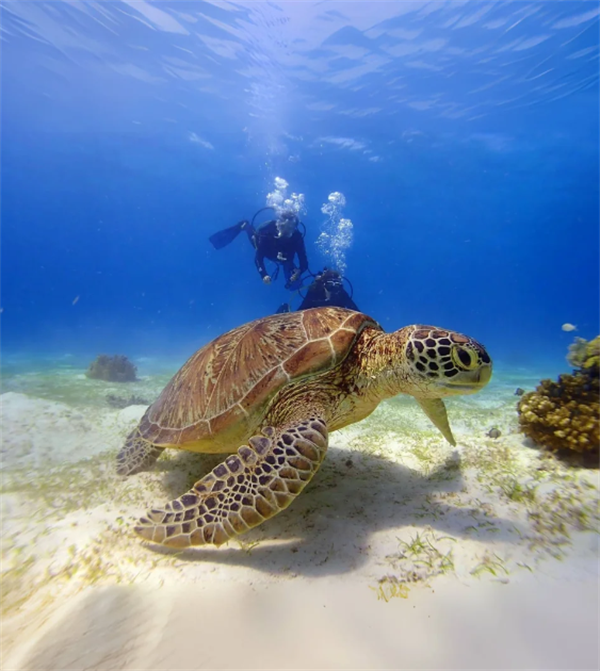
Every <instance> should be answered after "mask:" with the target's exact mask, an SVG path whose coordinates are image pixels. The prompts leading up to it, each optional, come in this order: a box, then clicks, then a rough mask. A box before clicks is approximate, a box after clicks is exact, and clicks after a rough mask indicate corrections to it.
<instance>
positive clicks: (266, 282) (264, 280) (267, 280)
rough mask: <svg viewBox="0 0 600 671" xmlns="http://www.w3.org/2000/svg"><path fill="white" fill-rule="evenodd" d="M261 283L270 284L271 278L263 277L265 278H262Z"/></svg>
mask: <svg viewBox="0 0 600 671" xmlns="http://www.w3.org/2000/svg"><path fill="white" fill-rule="evenodd" d="M263 282H264V283H265V284H271V277H270V276H269V275H265V276H264V277H263Z"/></svg>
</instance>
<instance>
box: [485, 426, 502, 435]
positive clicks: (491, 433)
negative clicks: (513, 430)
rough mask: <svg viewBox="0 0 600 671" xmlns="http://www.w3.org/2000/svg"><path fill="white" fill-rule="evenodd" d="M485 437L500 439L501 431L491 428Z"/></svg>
mask: <svg viewBox="0 0 600 671" xmlns="http://www.w3.org/2000/svg"><path fill="white" fill-rule="evenodd" d="M485 435H486V436H489V437H490V438H500V436H501V435H502V431H500V429H497V428H496V427H495V426H493V427H492V428H491V429H490V430H489V431H488V432H487V433H486V434H485Z"/></svg>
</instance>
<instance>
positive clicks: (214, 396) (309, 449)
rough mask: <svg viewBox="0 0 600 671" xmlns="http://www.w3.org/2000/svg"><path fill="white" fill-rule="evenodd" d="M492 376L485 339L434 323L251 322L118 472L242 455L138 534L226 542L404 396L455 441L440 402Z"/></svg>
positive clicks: (159, 511) (154, 423)
mask: <svg viewBox="0 0 600 671" xmlns="http://www.w3.org/2000/svg"><path fill="white" fill-rule="evenodd" d="M491 374H492V363H491V360H490V357H489V356H488V354H487V352H486V351H485V349H484V348H483V347H482V346H481V345H480V344H479V343H478V342H476V341H475V340H473V339H472V338H469V337H467V336H465V335H461V334H460V333H455V332H453V331H448V330H446V329H441V328H437V327H434V326H422V325H413V326H406V327H404V328H401V329H400V330H398V331H396V332H394V333H385V332H384V331H383V329H382V328H381V326H380V325H379V324H378V323H377V322H375V321H374V320H373V319H371V318H370V317H368V316H367V315H365V314H362V313H360V312H354V311H351V310H346V309H342V308H331V307H321V308H313V309H311V310H305V311H300V312H288V313H283V314H275V315H271V316H269V317H264V318H262V319H258V320H256V321H253V322H250V323H248V324H244V325H243V326H240V327H238V328H235V329H233V330H232V331H229V332H228V333H225V334H224V335H221V336H219V337H218V338H216V339H215V340H213V341H212V342H210V343H208V344H207V345H205V346H204V347H202V348H201V349H199V350H198V351H197V352H196V353H195V354H194V355H193V356H192V357H191V358H190V359H189V360H188V361H187V362H186V363H185V364H184V365H183V367H182V368H181V369H180V370H179V372H177V373H176V374H175V376H174V377H173V379H172V380H171V381H170V382H169V384H168V385H167V386H166V387H165V389H164V390H163V392H162V393H161V394H160V396H159V397H158V399H157V400H156V401H155V402H154V403H153V404H152V405H151V406H150V407H149V408H148V410H147V411H146V414H145V415H144V416H143V418H142V419H141V421H140V423H139V425H138V426H137V428H136V429H135V430H134V431H132V432H131V434H130V435H129V436H128V438H127V440H126V442H125V445H124V446H123V448H122V449H121V451H120V452H119V454H118V457H117V462H118V465H117V470H118V473H119V474H121V475H130V474H132V473H137V472H139V471H141V470H143V469H144V468H147V467H149V466H151V465H152V464H153V463H154V462H155V461H156V459H157V458H158V457H159V456H160V454H161V452H162V451H163V449H164V448H167V447H172V448H176V449H180V450H191V451H193V452H217V453H232V452H235V454H232V455H231V456H228V457H227V458H226V459H225V460H224V461H223V462H221V463H220V464H219V465H218V466H216V467H215V468H214V469H213V470H212V471H211V472H210V473H209V474H208V475H206V476H204V477H203V478H202V479H201V480H199V481H198V482H197V483H196V484H195V485H194V487H193V488H192V489H191V490H190V491H189V492H187V493H186V494H184V495H183V496H180V497H179V498H178V499H175V500H174V501H171V503H167V504H166V505H165V506H164V508H155V509H152V510H150V511H149V512H148V513H147V515H146V517H142V518H141V519H140V521H139V523H138V525H137V526H136V527H135V531H136V532H137V533H138V534H139V535H140V536H142V537H143V538H144V539H146V540H149V541H153V542H155V543H162V544H163V545H168V546H172V547H178V548H183V547H188V546H190V545H203V544H207V543H212V544H214V545H221V544H222V543H225V542H226V541H227V540H229V539H230V538H231V537H233V536H235V535H236V534H240V533H243V532H244V531H247V530H248V529H250V528H251V527H254V526H256V525H258V524H260V523H261V522H264V520H266V519H268V518H270V517H273V515H276V514H277V513H278V512H280V511H281V510H283V509H284V508H287V506H288V505H289V504H290V503H291V502H292V501H293V500H294V498H295V497H296V496H297V495H298V494H299V493H300V492H301V491H302V490H303V489H304V487H305V486H306V485H307V483H308V482H309V481H310V479H311V478H312V477H313V476H314V474H315V473H316V471H317V470H318V468H319V466H320V465H321V462H322V461H323V457H324V456H325V452H326V450H327V445H328V435H329V433H330V432H331V431H335V430H336V429H341V428H342V427H344V426H347V425H348V424H353V423H354V422H358V421H360V420H361V419H364V418H365V417H367V415H370V414H371V413H372V412H373V410H375V408H376V407H377V405H379V403H380V401H382V400H383V399H386V398H390V397H392V396H395V395H396V394H399V393H404V394H410V395H411V396H413V397H414V398H415V399H416V400H417V401H418V403H419V404H420V406H421V408H422V409H423V410H424V411H425V413H426V415H427V416H428V417H429V418H430V419H431V421H432V422H433V423H434V424H435V425H436V426H437V428H438V429H439V430H440V431H441V432H442V434H443V435H444V436H445V438H446V439H447V440H448V441H449V442H450V443H451V444H452V445H455V441H454V438H453V436H452V432H451V430H450V426H449V424H448V417H447V414H446V408H445V406H444V403H443V401H442V399H441V397H442V396H451V395H457V394H472V393H475V392H477V391H478V390H480V389H481V388H482V387H484V386H485V385H486V384H487V383H488V381H489V379H490V377H491ZM240 445H241V447H239V446H240ZM238 447H239V449H237V452H236V448H238Z"/></svg>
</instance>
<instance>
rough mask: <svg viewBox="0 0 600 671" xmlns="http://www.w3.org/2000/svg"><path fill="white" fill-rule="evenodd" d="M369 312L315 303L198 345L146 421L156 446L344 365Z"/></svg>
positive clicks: (203, 434) (144, 431) (230, 418)
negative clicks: (290, 386) (199, 346)
mask: <svg viewBox="0 0 600 671" xmlns="http://www.w3.org/2000/svg"><path fill="white" fill-rule="evenodd" d="M367 327H370V328H376V329H378V330H381V327H380V326H379V324H377V322H375V321H374V320H372V319H371V318H370V317H367V316H366V315H364V314H361V313H358V312H353V311H350V310H345V309H342V308H314V309H312V310H304V311H300V312H291V313H284V314H277V315H271V316H268V317H264V318H262V319H258V320H256V321H254V322H250V323H248V324H244V325H243V326H240V327H238V328H236V329H233V330H232V331H229V332H228V333H225V334H223V335H221V336H219V337H218V338H216V339H215V340H213V341H212V342H210V343H208V344H207V345H205V346H204V347H202V348H201V349H199V350H198V351H197V352H196V353H195V354H194V355H192V356H191V357H190V359H188V361H187V362H186V363H185V364H184V365H183V366H182V367H181V369H180V370H179V371H178V372H177V373H176V374H175V376H174V377H173V378H172V379H171V381H170V382H169V384H168V385H167V386H166V387H165V389H164V390H163V392H162V393H161V394H160V396H159V397H158V399H157V400H156V402H155V403H154V404H153V405H152V406H150V408H148V411H147V412H146V415H145V416H144V417H143V419H142V421H141V422H140V433H141V435H142V436H144V437H145V438H146V439H147V440H150V441H152V442H153V443H154V444H157V445H184V444H185V443H187V442H192V441H194V440H201V439H204V438H209V437H210V436H211V435H212V436H214V435H216V434H217V433H218V432H219V431H221V430H223V429H226V428H229V427H231V426H234V425H235V424H236V423H237V422H239V421H241V420H243V419H244V418H246V417H248V415H250V414H251V413H252V412H254V411H255V410H256V409H257V408H260V407H263V406H264V404H265V403H266V402H267V401H268V399H269V398H272V397H273V395H274V394H275V393H276V392H277V391H279V390H280V389H281V388H282V387H283V386H284V385H285V384H288V383H289V382H291V381H293V380H297V379H298V378H301V377H305V376H310V375H314V374H316V373H320V372H324V371H326V370H329V369H331V368H332V367H334V366H335V365H337V364H339V363H340V362H341V361H342V360H343V359H344V358H345V357H346V355H347V354H348V352H349V351H350V348H351V347H352V345H353V343H354V341H355V340H356V337H357V335H358V334H359V333H360V332H361V331H362V330H363V329H364V328H367Z"/></svg>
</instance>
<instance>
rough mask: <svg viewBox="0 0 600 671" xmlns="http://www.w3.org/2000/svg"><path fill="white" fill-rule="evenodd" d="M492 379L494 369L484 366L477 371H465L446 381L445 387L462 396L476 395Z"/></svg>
mask: <svg viewBox="0 0 600 671" xmlns="http://www.w3.org/2000/svg"><path fill="white" fill-rule="evenodd" d="M491 378H492V367H491V365H489V364H483V365H481V366H479V368H476V369H475V370H464V371H461V372H460V373H458V375H455V376H454V377H452V378H450V379H448V380H445V382H444V386H445V387H446V388H447V389H449V390H453V391H456V392H457V393H460V394H474V393H476V392H478V391H479V390H480V389H483V387H485V386H486V384H487V383H488V382H489V381H490V380H491Z"/></svg>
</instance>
